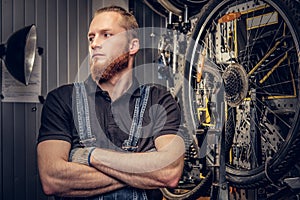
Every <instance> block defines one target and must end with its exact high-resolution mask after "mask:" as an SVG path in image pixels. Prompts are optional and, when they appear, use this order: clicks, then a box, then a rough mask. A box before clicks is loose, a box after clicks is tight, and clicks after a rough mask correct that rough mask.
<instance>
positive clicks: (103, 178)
mask: <svg viewBox="0 0 300 200" xmlns="http://www.w3.org/2000/svg"><path fill="white" fill-rule="evenodd" d="M65 164H66V165H65V166H64V167H61V169H65V170H61V172H57V171H56V173H55V174H48V181H51V183H49V185H51V187H53V186H54V188H52V189H51V190H52V191H51V192H50V191H49V192H50V193H54V194H55V195H57V196H64V197H67V196H72V197H76V196H93V195H98V194H103V193H106V192H110V191H113V190H116V189H119V188H122V187H124V186H125V185H124V184H123V183H121V182H120V181H118V180H116V179H114V178H112V177H109V176H107V175H105V174H104V173H102V172H100V171H98V170H96V169H94V168H91V167H87V166H85V165H81V164H76V163H65ZM46 176H47V175H46Z"/></svg>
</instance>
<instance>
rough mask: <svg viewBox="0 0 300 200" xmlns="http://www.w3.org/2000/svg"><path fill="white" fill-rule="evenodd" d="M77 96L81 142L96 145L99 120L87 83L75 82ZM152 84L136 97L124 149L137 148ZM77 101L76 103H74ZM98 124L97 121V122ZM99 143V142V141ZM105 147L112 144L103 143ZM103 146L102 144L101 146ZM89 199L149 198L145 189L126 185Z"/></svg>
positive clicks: (143, 87)
mask: <svg viewBox="0 0 300 200" xmlns="http://www.w3.org/2000/svg"><path fill="white" fill-rule="evenodd" d="M74 88H75V98H76V101H74V102H73V106H74V107H76V108H75V109H76V111H77V112H76V114H77V116H76V114H75V115H74V113H73V116H74V122H75V124H76V128H77V131H78V134H79V137H80V143H81V144H82V145H84V146H96V140H97V139H96V136H95V135H94V134H93V131H92V127H91V125H94V124H95V123H93V120H95V118H96V120H97V117H96V114H95V113H91V112H93V109H90V107H89V106H91V105H89V104H93V103H95V102H91V101H89V100H88V97H87V93H86V89H85V85H84V83H83V82H79V83H74ZM149 91H150V86H144V85H143V86H141V87H140V97H139V98H137V99H136V102H135V107H134V113H133V119H132V124H131V127H130V132H129V136H128V139H126V140H125V141H124V142H123V145H122V149H123V150H124V151H128V152H133V151H135V150H136V149H137V143H138V140H139V138H140V137H141V129H142V122H143V116H144V112H145V110H146V106H147V102H148V97H149ZM74 103H75V104H74ZM91 108H94V107H91ZM96 124H97V123H96ZM98 144H99V143H98ZM103 145H104V146H105V147H108V146H111V145H107V144H103ZM101 147H102V146H101ZM84 199H87V200H96V199H97V200H123V199H124V200H147V195H146V192H145V190H142V189H136V188H132V187H126V188H123V189H120V190H117V191H114V192H111V193H107V194H104V195H101V196H98V197H92V198H84Z"/></svg>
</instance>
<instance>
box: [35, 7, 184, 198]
mask: <svg viewBox="0 0 300 200" xmlns="http://www.w3.org/2000/svg"><path fill="white" fill-rule="evenodd" d="M137 28H138V25H137V22H136V19H135V18H134V16H133V15H132V14H131V13H129V12H127V11H126V10H125V9H123V8H121V7H118V6H111V7H105V8H101V9H99V10H97V11H96V13H95V15H94V17H93V19H92V21H91V24H90V27H89V32H88V41H89V53H90V71H91V74H90V76H89V77H88V78H87V80H85V81H84V82H79V83H73V84H68V85H63V86H60V87H59V88H57V89H54V90H53V91H51V92H49V94H48V95H47V98H46V101H45V104H44V106H43V111H42V117H41V127H40V131H39V136H38V146H37V155H38V168H39V174H40V179H41V183H42V187H43V190H44V192H45V194H47V195H54V196H55V197H56V199H89V200H92V199H118V200H119V199H143V200H146V199H157V196H156V195H154V194H156V192H157V191H159V190H158V189H159V188H162V187H176V186H177V184H178V181H179V179H180V177H181V173H182V169H183V157H184V151H185V147H184V142H183V139H182V137H181V136H180V134H179V127H180V123H181V122H180V120H181V114H180V110H179V107H178V104H177V102H176V101H175V100H174V99H173V97H172V96H171V94H170V93H169V92H168V91H167V90H166V89H165V88H163V87H159V86H157V85H155V84H151V85H150V84H147V85H145V84H139V82H138V81H137V79H136V78H135V77H134V75H133V66H134V59H135V55H136V53H137V52H138V50H139V40H138V38H137V31H136V30H137Z"/></svg>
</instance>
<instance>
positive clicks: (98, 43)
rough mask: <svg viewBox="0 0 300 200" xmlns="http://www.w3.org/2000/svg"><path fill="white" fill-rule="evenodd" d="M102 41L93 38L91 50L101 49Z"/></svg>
mask: <svg viewBox="0 0 300 200" xmlns="http://www.w3.org/2000/svg"><path fill="white" fill-rule="evenodd" d="M102 44H103V40H101V39H100V38H94V40H93V42H92V43H91V48H92V49H95V48H102Z"/></svg>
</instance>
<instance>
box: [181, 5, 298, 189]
mask: <svg viewBox="0 0 300 200" xmlns="http://www.w3.org/2000/svg"><path fill="white" fill-rule="evenodd" d="M197 17H198V18H199V19H198V21H197V24H196V26H195V29H194V31H193V33H192V39H193V40H192V41H190V44H189V46H188V50H187V55H186V60H187V62H186V66H185V71H184V75H185V79H186V82H187V84H184V85H183V95H184V98H182V99H183V100H184V103H183V108H184V113H185V117H186V119H187V121H190V124H189V126H190V127H191V128H192V129H194V130H192V131H193V132H194V133H196V132H197V129H198V127H200V126H201V125H203V124H204V123H207V122H204V121H203V119H202V118H201V116H207V113H209V110H208V109H205V108H206V107H205V106H203V103H199V102H203V101H199V99H202V98H203V92H199V91H203V90H204V89H203V88H204V87H203V85H204V83H205V81H206V78H205V77H204V76H203V74H202V70H205V68H206V67H207V66H209V67H213V68H216V70H218V71H219V73H220V75H221V77H222V79H223V84H224V88H225V97H224V99H225V102H224V103H225V105H226V117H225V121H226V122H225V123H226V126H225V128H224V130H225V135H226V153H227V154H228V156H227V161H226V178H227V180H228V181H229V183H230V184H231V185H233V186H235V187H239V188H257V187H259V186H261V185H262V184H266V183H269V182H276V181H277V180H278V179H279V178H281V177H282V176H283V175H284V174H286V173H287V172H288V171H289V170H290V168H291V167H292V166H293V164H294V163H295V162H296V161H297V153H298V152H299V151H300V138H299V137H300V136H299V133H298V132H299V105H300V98H299V90H300V88H299V87H300V83H299V76H300V72H299V69H300V67H299V60H300V51H299V38H300V29H299V27H300V5H299V2H297V1H294V0H276V1H271V0H212V1H209V3H208V4H207V5H206V6H205V8H204V9H202V11H201V12H200V13H199V15H198V16H197ZM199 76H200V77H199ZM204 94H205V93H204ZM298 157H299V156H298Z"/></svg>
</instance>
